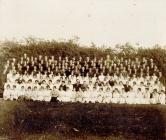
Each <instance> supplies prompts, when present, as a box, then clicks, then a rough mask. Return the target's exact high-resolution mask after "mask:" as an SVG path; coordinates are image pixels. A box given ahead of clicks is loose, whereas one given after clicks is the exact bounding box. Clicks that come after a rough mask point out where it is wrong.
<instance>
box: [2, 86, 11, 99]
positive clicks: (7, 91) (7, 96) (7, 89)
mask: <svg viewBox="0 0 166 140" xmlns="http://www.w3.org/2000/svg"><path fill="white" fill-rule="evenodd" d="M11 92H13V91H12V89H11V86H10V84H7V85H6V86H5V88H4V93H3V99H4V100H10V95H11Z"/></svg>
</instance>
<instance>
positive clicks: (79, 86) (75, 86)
mask: <svg viewBox="0 0 166 140" xmlns="http://www.w3.org/2000/svg"><path fill="white" fill-rule="evenodd" d="M80 88H81V84H80V81H79V79H77V80H76V83H75V84H73V89H75V91H76V92H78V91H79V90H80Z"/></svg>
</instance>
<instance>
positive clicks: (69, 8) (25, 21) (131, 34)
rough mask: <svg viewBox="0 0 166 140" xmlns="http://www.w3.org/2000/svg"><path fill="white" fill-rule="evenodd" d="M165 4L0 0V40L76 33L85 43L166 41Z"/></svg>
mask: <svg viewBox="0 0 166 140" xmlns="http://www.w3.org/2000/svg"><path fill="white" fill-rule="evenodd" d="M165 7H166V1H165V0H104V1H103V0H70V1H69V0H0V40H5V39H13V40H21V39H23V38H25V37H27V36H33V37H39V38H44V39H56V40H63V39H67V40H68V39H71V38H74V37H76V36H77V37H79V38H80V39H79V42H80V43H81V44H85V45H89V44H90V43H91V42H94V43H95V44H97V45H99V46H101V45H107V46H108V45H111V46H114V45H115V44H117V43H125V42H130V43H133V44H136V45H138V46H140V45H141V46H145V47H150V46H153V45H154V44H156V43H158V44H160V45H165V44H166V43H165V39H166V28H164V27H165V25H166V14H165V13H166V8H165Z"/></svg>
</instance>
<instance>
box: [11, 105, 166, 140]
mask: <svg viewBox="0 0 166 140" xmlns="http://www.w3.org/2000/svg"><path fill="white" fill-rule="evenodd" d="M163 110H164V108H163ZM165 110H166V109H165ZM9 113H12V116H13V119H12V121H11V122H10V121H9V123H10V124H11V127H12V129H8V131H14V132H13V133H17V134H46V133H47V134H55V135H61V136H66V137H84V136H86V135H94V136H99V137H110V136H113V137H120V136H122V137H124V138H126V139H154V140H156V139H159V140H164V139H165V136H164V135H165V122H166V121H165V120H164V119H166V118H165V117H163V114H161V113H160V109H159V108H158V106H157V105H116V104H98V103H96V104H81V103H45V102H20V103H17V106H16V107H15V109H14V110H12V111H11V112H9Z"/></svg>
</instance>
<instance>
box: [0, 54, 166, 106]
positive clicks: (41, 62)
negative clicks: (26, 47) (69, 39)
mask: <svg viewBox="0 0 166 140" xmlns="http://www.w3.org/2000/svg"><path fill="white" fill-rule="evenodd" d="M4 73H6V74H7V78H6V83H5V84H4V94H3V98H4V100H18V99H22V98H24V99H28V100H33V101H47V102H49V101H51V99H52V98H53V97H54V98H57V100H58V101H61V102H81V103H89V102H92V103H96V102H99V103H119V104H124V103H126V104H165V102H166V97H165V86H164V84H163V82H162V77H163V76H162V73H161V72H160V71H159V69H158V67H157V66H156V65H155V63H154V61H153V59H150V60H147V59H145V58H143V59H142V60H141V61H140V60H139V59H138V58H136V60H134V61H132V60H131V59H129V60H124V59H123V58H121V59H117V58H116V57H115V58H114V59H112V60H111V59H110V57H109V56H107V57H106V59H103V58H101V59H99V60H97V59H96V58H94V59H92V60H91V59H90V58H89V57H87V58H86V60H84V59H82V58H79V59H78V60H76V59H75V57H73V58H72V59H71V60H69V58H68V57H65V58H64V59H63V58H62V57H59V58H58V60H55V58H54V57H53V56H51V58H50V59H49V58H48V57H46V56H45V57H44V58H42V56H41V55H39V58H37V57H35V58H34V57H31V58H30V57H28V56H27V55H26V54H24V56H23V57H21V59H20V60H17V59H15V58H13V59H12V60H8V61H7V64H6V65H5V70H4Z"/></svg>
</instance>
